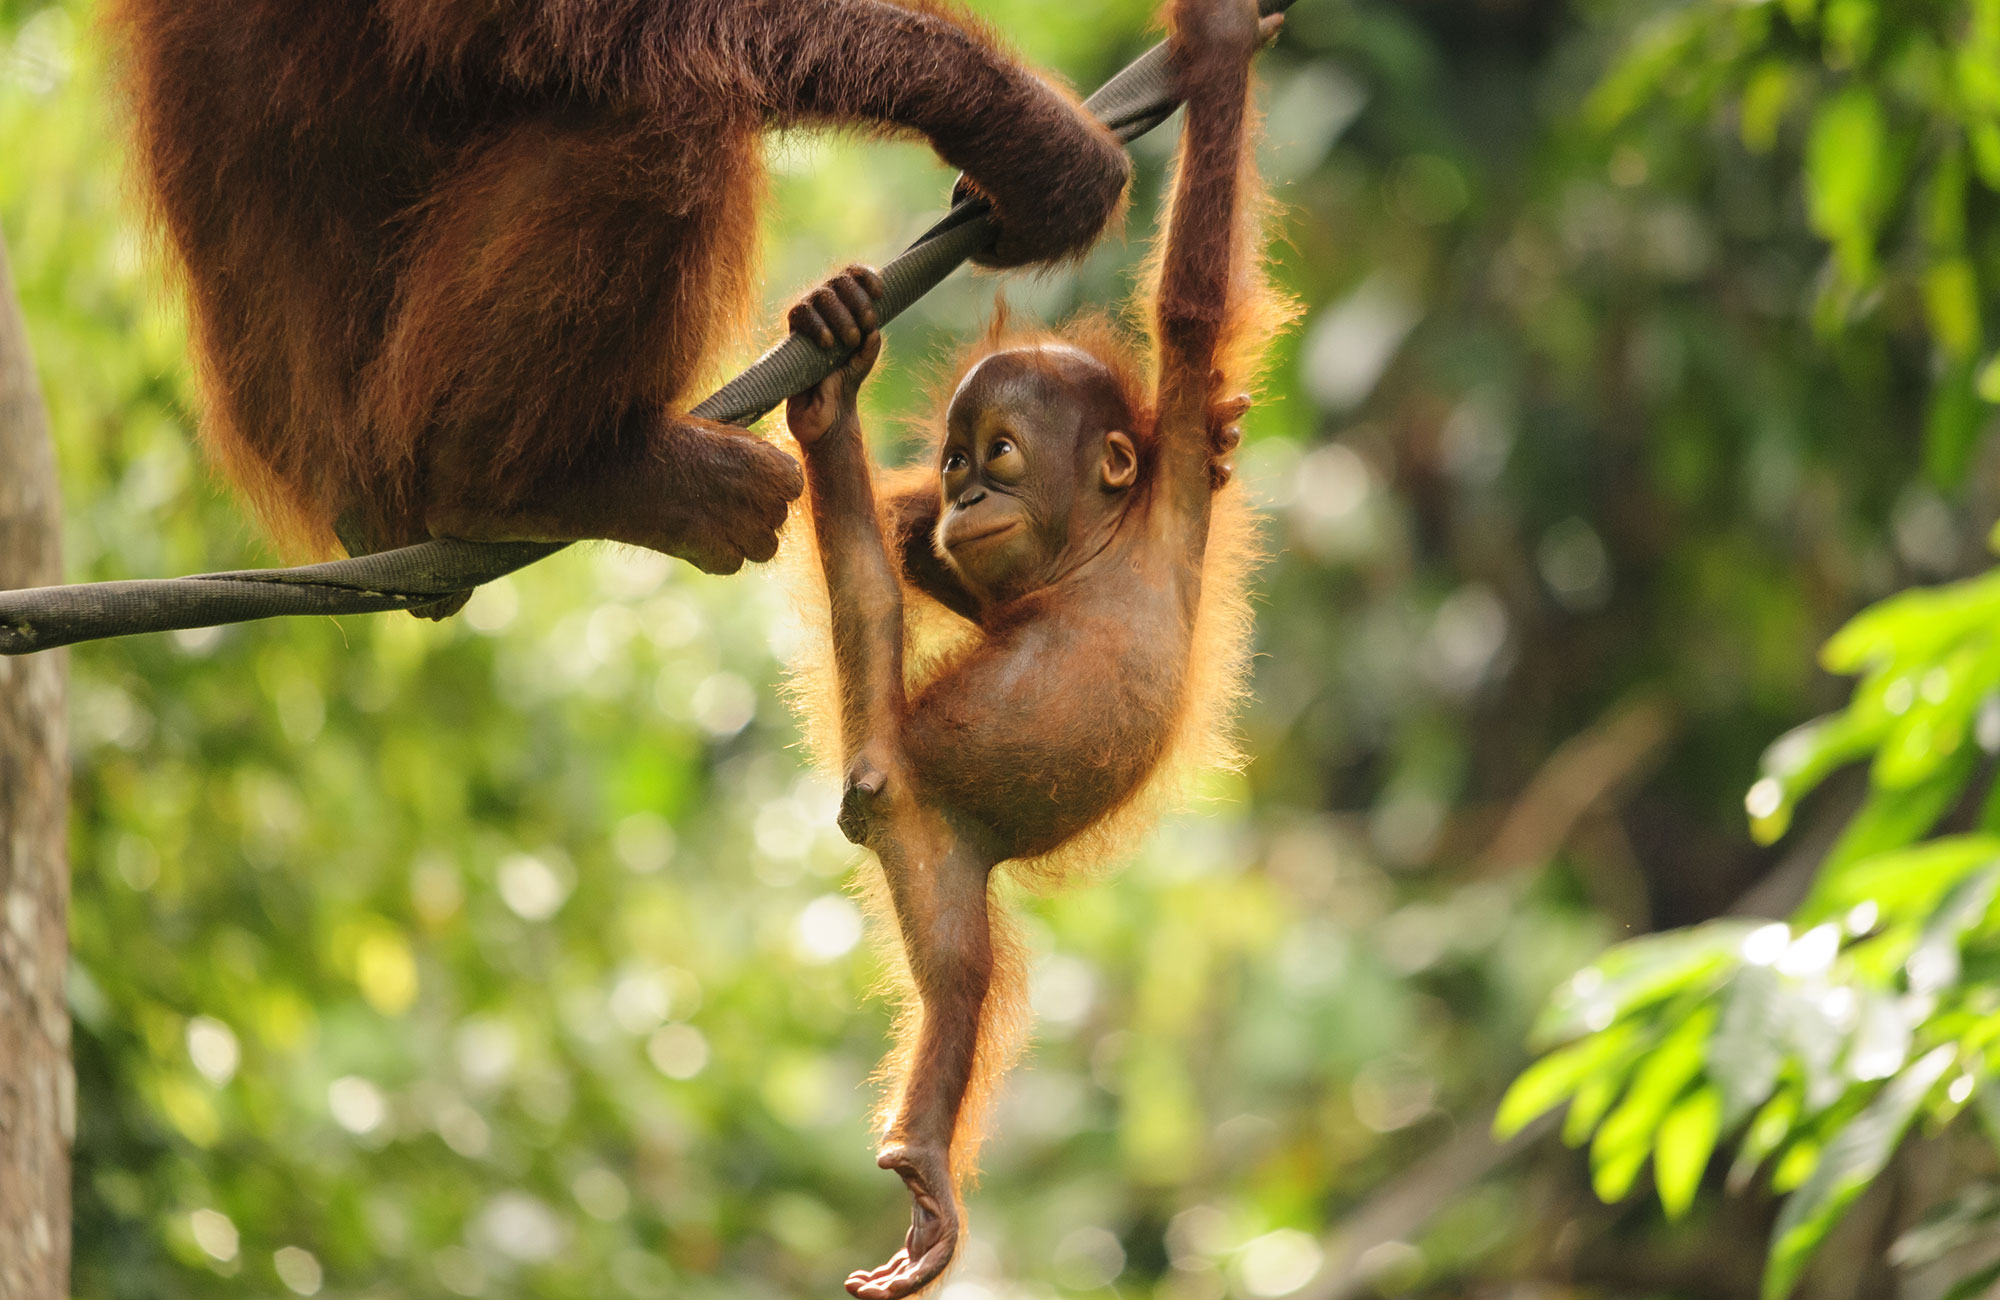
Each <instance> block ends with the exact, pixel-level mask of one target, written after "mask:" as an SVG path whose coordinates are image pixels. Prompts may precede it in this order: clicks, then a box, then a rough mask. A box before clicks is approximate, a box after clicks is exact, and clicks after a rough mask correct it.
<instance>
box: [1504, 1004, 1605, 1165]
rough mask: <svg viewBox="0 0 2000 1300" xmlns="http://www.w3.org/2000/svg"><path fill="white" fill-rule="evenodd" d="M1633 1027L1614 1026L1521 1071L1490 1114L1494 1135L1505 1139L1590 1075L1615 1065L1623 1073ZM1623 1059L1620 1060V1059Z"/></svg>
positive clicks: (1564, 1098) (1556, 1103) (1544, 1111)
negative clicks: (1497, 1109) (1494, 1112)
mask: <svg viewBox="0 0 2000 1300" xmlns="http://www.w3.org/2000/svg"><path fill="white" fill-rule="evenodd" d="M1638 1036H1639V1033H1638V1029H1637V1027H1636V1026H1633V1025H1631V1024H1620V1025H1614V1026H1612V1027H1611V1028H1610V1029H1608V1030H1606V1031H1605V1032H1603V1033H1601V1034H1593V1035H1591V1036H1590V1037H1589V1038H1586V1039H1584V1040H1583V1041H1582V1042H1580V1043H1576V1044H1573V1045H1571V1046H1569V1047H1564V1048H1561V1049H1559V1050H1557V1051H1554V1052H1551V1053H1549V1054H1548V1055H1547V1056H1545V1057H1543V1058H1542V1059H1541V1060H1539V1061H1537V1062H1535V1063H1534V1064H1533V1065H1531V1066H1529V1067H1528V1068H1527V1069H1525V1070H1523V1071H1521V1075H1520V1077H1519V1078H1517V1079H1515V1080H1514V1083H1513V1086H1511V1087H1510V1088H1508V1089H1507V1095H1506V1096H1505V1097H1503V1098H1502V1099H1501V1101H1500V1109H1499V1111H1498V1113H1497V1114H1495V1115H1494V1117H1493V1136H1494V1137H1496V1138H1499V1139H1501V1140H1503V1141H1504V1140H1506V1139H1507V1138H1510V1137H1512V1136H1514V1135H1515V1134H1516V1133H1518V1132H1520V1131H1521V1130H1522V1129H1524V1128H1526V1127H1527V1126H1528V1125H1529V1124H1531V1123H1533V1122H1534V1121H1535V1120H1537V1119H1539V1118H1540V1117H1541V1116H1543V1115H1545V1114H1547V1113H1548V1112H1549V1111H1551V1110H1553V1109H1555V1108H1556V1107H1557V1106H1559V1105H1561V1104H1562V1103H1563V1102H1564V1101H1566V1100H1568V1099H1569V1097H1570V1096H1571V1094H1573V1093H1574V1092H1575V1091H1576V1090H1577V1088H1578V1086H1580V1085H1581V1084H1582V1083H1583V1081H1584V1080H1585V1079H1586V1078H1587V1077H1589V1076H1590V1075H1592V1074H1594V1073H1596V1072H1598V1071H1599V1070H1601V1069H1604V1068H1606V1067H1614V1066H1615V1067H1616V1068H1617V1069H1618V1072H1619V1074H1620V1075H1621V1077H1622V1075H1623V1072H1624V1062H1625V1061H1629V1059H1630V1058H1629V1056H1625V1055H1623V1054H1624V1053H1625V1051H1626V1049H1627V1048H1628V1047H1630V1046H1631V1045H1632V1044H1633V1043H1634V1041H1635V1040H1636V1039H1637V1038H1638ZM1621 1058H1622V1059H1621Z"/></svg>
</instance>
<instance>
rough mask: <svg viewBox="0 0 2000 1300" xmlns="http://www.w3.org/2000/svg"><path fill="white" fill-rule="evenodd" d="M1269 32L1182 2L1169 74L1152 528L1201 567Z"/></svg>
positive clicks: (1249, 6)
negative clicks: (1177, 100) (1181, 536)
mask: <svg viewBox="0 0 2000 1300" xmlns="http://www.w3.org/2000/svg"><path fill="white" fill-rule="evenodd" d="M1274 30H1275V24H1272V23H1268V22H1267V23H1265V24H1262V25H1260V24H1259V21H1258V18H1257V7H1256V4H1255V2H1254V0H1222V2H1220V3H1218V2H1217V0H1179V2H1178V3H1176V4H1175V6H1174V12H1173V35H1172V44H1171V49H1172V54H1173V61H1174V74H1175V77H1176V79H1177V81H1178V83H1179V85H1180V88H1181V90H1182V92H1183V94H1184V95H1185V97H1186V102H1187V121H1186V123H1185V125H1184V126H1183V128H1182V132H1181V147H1180V159H1179V163H1178V167H1177V174H1176V178H1175V184H1174V194H1173V206H1172V215H1171V217H1170V218H1169V222H1168V226H1167V233H1166V236H1165V239H1166V246H1165V255H1164V257H1163V259H1162V263H1161V267H1160V287H1159V298H1158V301H1157V303H1156V304H1155V307H1154V315H1155V321H1154V328H1155V331H1156V336H1157V337H1158V339H1159V342H1160V380H1159V392H1158V403H1157V416H1156V419H1157V429H1158V435H1159V453H1158V454H1159V462H1158V467H1159V469H1158V472H1159V473H1160V475H1161V487H1162V489H1163V490H1164V491H1165V492H1166V493H1167V495H1168V500H1169V501H1170V502H1171V503H1172V506H1173V508H1172V509H1170V510H1166V511H1155V512H1154V516H1155V518H1159V519H1165V520H1170V521H1173V523H1174V525H1175V526H1178V527H1183V528H1185V529H1186V530H1187V532H1188V533H1189V536H1188V538H1187V541H1188V544H1189V546H1190V547H1191V550H1192V556H1191V558H1192V559H1193V561H1194V562H1195V564H1196V565H1197V567H1198V566H1199V561H1200V555H1201V548H1202V546H1203V545H1204V543H1205V541H1206V538H1207V531H1208V515H1209V499H1210V496H1211V493H1212V490H1213V486H1214V484H1213V480H1212V477H1211V468H1212V465H1213V462H1214V447H1213V445H1212V443H1211V440H1210V426H1211V423H1212V420H1211V415H1212V413H1213V411H1214V409H1215V407H1216V406H1217V405H1218V401H1219V399H1220V397H1221V394H1219V393H1217V392H1216V391H1215V383H1216V376H1215V363H1216V356H1217V352H1218V349H1219V346H1220V344H1221V341H1222V335H1223V330H1224V328H1225V326H1226V325H1227V323H1228V320H1229V313H1230V312H1231V310H1232V309H1233V308H1234V306H1235V305H1236V304H1235V302H1234V299H1236V298H1237V297H1239V296H1240V285H1241V282H1242V281H1243V279H1244V277H1245V274H1246V271H1247V269H1248V268H1247V267H1246V265H1245V263H1244V259H1245V258H1248V257H1251V256H1253V255H1254V253H1255V250H1254V249H1251V248H1248V247H1245V244H1246V241H1245V239H1244V237H1243V224H1244V223H1243V221H1242V216H1243V211H1242V209H1243V204H1244V202H1245V196H1244V193H1243V191H1244V182H1243V172H1244V169H1245V167H1246V164H1247V162H1248V158H1247V149H1246V138H1247V136H1248V134H1249V120H1250V116H1249V96H1250V59H1251V56H1252V55H1254V54H1255V53H1256V49H1257V46H1258V45H1259V44H1260V43H1261V42H1262V40H1263V39H1265V38H1266V36H1267V35H1268V34H1269V33H1270V32H1272V31H1274Z"/></svg>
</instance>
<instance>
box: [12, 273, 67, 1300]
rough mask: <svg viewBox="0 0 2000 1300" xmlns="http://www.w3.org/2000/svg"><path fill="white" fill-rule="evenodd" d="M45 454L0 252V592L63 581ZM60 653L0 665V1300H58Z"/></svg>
mask: <svg viewBox="0 0 2000 1300" xmlns="http://www.w3.org/2000/svg"><path fill="white" fill-rule="evenodd" d="M60 519H61V516H60V514H59V512H58V510H57V501H56V473H55V456H54V449H53V447H52V446H51V444H50V441H49V421H48V413H47V412H46V410H44V408H43V406H42V400H41V393H40V390H39V388H38V387H37V385H36V383H35V369H34V364H33V362H32V361H31V359H30V357H29V353H28V334H27V327H26V324H25V322H24V321H23V320H22V318H21V309H20V306H19V304H18V303H16V301H15V298H14V280H13V275H12V273H11V272H10V271H9V269H8V265H7V250H6V247H5V245H4V244H0V588H8V587H33V586H43V585H46V584H48V583H53V582H59V581H61V580H62V565H61V559H60V550H59V547H60V537H59V531H58V530H59V524H60ZM65 666H66V664H65V659H64V652H63V651H59V650H58V651H51V652H46V653H43V654H38V655H27V656H24V657H21V658H18V659H9V658H0V1300H63V1298H64V1297H66V1296H68V1295H69V1226H70V1225H69V1149H70V1142H71V1139H72V1138H73V1137H74V1136H75V1132H76V1075H75V1074H74V1073H73V1072H72V1070H71V1068H70V1059H69V1009H68V1007H67V1006H66V1005H65V1004H64V999H63V975H64V971H65V969H66V967H67V966H68V962H69V933H68V909H69V861H68V849H67V844H66V842H65V836H66V833H67V829H68V828H67V822H68V815H67V811H66V810H67V808H68V793H69V764H68V754H67V740H66V736H65V734H64V733H65V728H64V725H63V685H64V675H65V674H64V670H65Z"/></svg>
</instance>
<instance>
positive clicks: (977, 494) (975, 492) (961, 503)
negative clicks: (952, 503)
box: [958, 488, 986, 510]
mask: <svg viewBox="0 0 2000 1300" xmlns="http://www.w3.org/2000/svg"><path fill="white" fill-rule="evenodd" d="M985 499H986V489H985V488H973V489H972V490H971V491H969V492H967V493H966V494H965V495H964V496H962V497H960V498H959V499H958V507H959V509H961V510H963V509H964V508H965V507H967V506H976V505H978V504H979V503H980V502H981V501H984V500H985Z"/></svg>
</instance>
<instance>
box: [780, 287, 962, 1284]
mask: <svg viewBox="0 0 2000 1300" xmlns="http://www.w3.org/2000/svg"><path fill="white" fill-rule="evenodd" d="M881 294H882V281H881V278H880V277H879V276H878V275H876V274H875V272H874V271H872V270H870V269H868V268H866V267H850V268H849V269H848V270H847V272H846V273H845V274H842V275H838V276H835V277H834V278H833V279H832V280H831V281H829V282H828V283H827V284H826V285H825V286H824V287H822V288H821V289H819V290H818V291H816V292H815V293H814V294H813V295H812V296H811V297H810V298H808V299H807V300H806V301H805V302H803V303H801V304H800V305H799V306H798V307H797V308H795V309H794V310H793V313H792V317H791V324H792V328H793V330H794V331H795V332H797V333H801V334H804V335H806V336H807V337H809V338H812V339H814V340H815V341H817V342H819V343H820V344H822V345H823V346H827V347H832V346H834V345H835V344H836V343H840V344H845V345H847V346H849V347H852V348H855V353H854V358H853V360H851V361H850V362H848V364H847V365H846V366H845V367H843V368H842V369H841V370H839V371H836V372H835V373H834V374H832V375H830V376H828V377H827V379H826V381H825V382H823V383H822V384H820V385H819V387H818V388H816V389H814V390H811V391H810V392H807V393H802V394H800V395H799V396H797V397H794V398H793V399H792V400H791V403H790V404H789V406H788V407H787V409H786V419H787V421H788V423H789V424H790V426H791V430H792V433H793V435H794V436H795V437H797V438H798V440H799V445H800V447H801V448H802V449H803V450H804V452H805V463H806V483H807V489H808V493H809V497H810V501H811V507H812V520H813V532H814V535H815V537H816V538H817V541H818V545H819V555H820V566H821V570H822V572H823V573H824V574H825V575H826V585H827V596H828V599H829V603H830V604H831V606H832V619H833V651H834V672H835V675H836V677H837V678H838V680H839V687H840V732H841V748H842V755H843V758H844V760H845V762H846V764H847V768H846V779H845V788H844V789H843V791H842V797H841V812H840V828H841V830H842V831H844V832H845V833H846V835H847V837H848V838H849V839H850V840H853V841H854V842H855V843H857V844H861V845H863V846H865V847H867V848H869V849H871V850H873V851H874V853H875V855H876V856H877V857H878V858H880V859H881V861H882V870H883V874H884V876H885V877H886V879H887V880H888V884H889V894H890V897H891V899H892V900H893V902H894V905H895V910H896V922H897V926H898V928H899V930H900V931H901V934H902V940H903V949H904V952H905V953H906V954H907V956H908V958H909V963H910V972H911V975H912V976H913V977H914V979H915V982H916V986H917V994H918V997H919V999H920V1001H921V1023H920V1025H919V1027H918V1033H917V1040H916V1044H915V1051H914V1058H913V1059H912V1060H910V1061H909V1062H907V1065H906V1069H905V1072H904V1084H903V1092H902V1095H901V1096H900V1097H899V1098H897V1101H896V1110H895V1115H894V1118H893V1119H892V1121H891V1122H890V1124H889V1128H888V1131H887V1132H886V1133H885V1134H884V1135H883V1145H882V1150H881V1152H880V1154H879V1155H878V1156H877V1157H876V1163H877V1164H879V1165H881V1166H882V1167H883V1168H884V1169H893V1170H895V1171H896V1172H897V1173H898V1174H900V1175H901V1176H902V1178H903V1181H904V1183H905V1184H907V1185H908V1187H909V1190H910V1198H911V1202H912V1204H911V1210H910V1230H909V1233H908V1235H907V1236H906V1237H905V1238H904V1241H903V1248H902V1250H900V1251H899V1252H897V1254H896V1255H895V1256H894V1257H892V1258H891V1259H890V1260H889V1262H888V1263H886V1264H884V1265H882V1266H881V1267H880V1268H877V1269H873V1270H870V1271H866V1272H858V1273H855V1274H854V1275H853V1276H851V1277H849V1278H848V1279H847V1289H848V1291H849V1292H850V1293H852V1294H853V1295H855V1296H858V1297H861V1300H896V1298H897V1297H901V1296H907V1295H910V1294H912V1293H914V1292H916V1291H919V1290H921V1289H922V1288H924V1287H925V1286H928V1285H929V1284H930V1283H931V1282H933V1281H935V1280H936V1279H937V1278H938V1276H939V1275H941V1274H942V1273H943V1272H944V1269H945V1266H946V1265H947V1264H949V1263H950V1262H951V1257H952V1253H953V1252H954V1251H955V1250H956V1249H957V1246H958V1235H959V1225H960V1222H961V1216H960V1214H959V1209H958V1195H957V1188H956V1179H955V1176H954V1171H953V1169H952V1167H951V1146H952V1135H953V1133H954V1131H955V1130H956V1128H957V1126H958V1113H959V1108H960V1106H961V1104H962V1103H963V1101H964V1099H965V1093H966V1089H967V1087H968V1086H969V1084H970V1083H971V1079H972V1070H973V1061H974V1057H975V1054H976V1049H977V1046H978V1036H979V1022H980V1014H981V1011H982V1009H983V1006H984V1003H985V1000H986V990H987V985H988V983H989V982H990V980H991V978H992V973H993V953H992V940H991V933H990V930H989V928H988V919H987V911H986V880H987V876H988V874H989V873H990V872H991V870H992V868H993V865H994V859H993V857H992V856H991V855H990V854H989V853H987V852H986V851H984V850H983V849H982V848H981V847H980V845H979V837H978V836H977V835H976V834H975V833H973V832H972V829H971V828H970V827H969V826H967V825H964V824H963V823H961V822H960V821H959V820H958V819H955V818H953V817H951V816H950V815H949V814H948V813H946V812H945V811H944V810H942V809H941V808H939V807H937V806H936V804H935V802H934V801H929V800H926V799H925V798H923V796H922V792H921V791H920V790H919V788H918V786H917V784H916V780H915V773H914V771H913V770H912V768H911V766H910V762H909V758H908V756H907V754H906V753H905V751H904V746H903V737H902V723H903V716H904V709H905V699H904V693H903V599H902V588H901V586H900V585H899V582H898V579H897V574H896V570H895V567H894V564H893V563H892V561H891V559H890V556H889V554H888V551H887V549H886V547H885V546H884V544H883V541H882V532H881V526H880V524H879V523H878V522H877V519H876V514H875V496H874V491H873V489H872V487H871V485H870V483H869V466H868V449H867V446H866V444H865V443H864V442H863V440H862V435H861V421H860V417H859V414H858V412H857V411H856V409H855V396H856V394H857V393H858V391H859V389H860V386H861V381H862V380H863V379H864V378H865V377H866V376H867V374H868V371H869V370H870V368H871V367H873V365H874V363H875V358H876V356H877V355H878V354H879V353H880V351H881V335H880V334H879V333H878V332H877V329H876V322H875V305H874V303H875V299H877V298H879V297H880V296H881Z"/></svg>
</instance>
